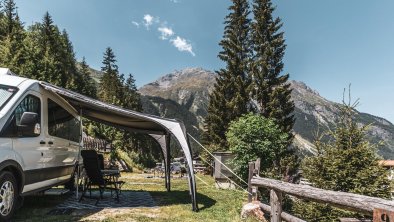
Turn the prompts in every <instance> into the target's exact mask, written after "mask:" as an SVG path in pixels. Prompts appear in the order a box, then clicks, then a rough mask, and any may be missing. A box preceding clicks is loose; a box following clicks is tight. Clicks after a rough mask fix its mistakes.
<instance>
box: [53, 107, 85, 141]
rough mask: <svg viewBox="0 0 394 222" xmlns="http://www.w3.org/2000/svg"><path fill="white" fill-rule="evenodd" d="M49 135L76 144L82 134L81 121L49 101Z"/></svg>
mask: <svg viewBox="0 0 394 222" xmlns="http://www.w3.org/2000/svg"><path fill="white" fill-rule="evenodd" d="M48 133H49V135H51V136H55V137H59V138H63V139H67V140H71V141H74V142H79V140H80V134H81V125H80V122H79V120H78V119H77V118H75V117H74V116H73V115H71V114H70V113H69V112H68V111H67V110H65V109H64V108H63V107H61V106H60V105H58V104H57V103H55V102H54V101H52V100H50V99H48Z"/></svg>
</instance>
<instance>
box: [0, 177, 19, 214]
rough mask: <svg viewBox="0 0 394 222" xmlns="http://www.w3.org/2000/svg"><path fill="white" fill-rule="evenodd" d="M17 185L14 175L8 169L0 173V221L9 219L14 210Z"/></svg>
mask: <svg viewBox="0 0 394 222" xmlns="http://www.w3.org/2000/svg"><path fill="white" fill-rule="evenodd" d="M17 196H18V186H17V184H16V179H15V177H14V175H13V174H12V173H10V172H8V171H4V172H1V173H0V221H8V220H10V219H11V217H12V215H13V214H14V211H15V206H16V203H15V202H16V199H17V198H16V197H17Z"/></svg>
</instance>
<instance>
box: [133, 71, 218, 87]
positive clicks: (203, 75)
mask: <svg viewBox="0 0 394 222" xmlns="http://www.w3.org/2000/svg"><path fill="white" fill-rule="evenodd" d="M214 75H215V74H214V73H213V72H211V71H208V70H204V69H203V68H200V67H194V68H185V69H182V70H175V71H174V72H172V73H169V74H166V75H164V76H162V77H160V78H159V79H157V80H156V81H154V82H152V83H149V84H147V85H145V86H143V87H141V89H140V91H141V90H142V93H143V91H144V90H143V89H144V88H147V87H148V88H149V86H152V87H157V88H159V89H168V88H171V87H173V86H175V85H177V84H180V83H188V82H190V81H192V80H198V79H202V80H205V79H207V78H208V79H212V78H214Z"/></svg>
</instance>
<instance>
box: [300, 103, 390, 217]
mask: <svg viewBox="0 0 394 222" xmlns="http://www.w3.org/2000/svg"><path fill="white" fill-rule="evenodd" d="M349 98H350V96H349ZM356 106H357V102H356V103H354V104H351V103H350V100H349V103H345V102H344V104H343V106H342V107H341V113H340V117H339V119H338V120H337V122H338V124H337V126H336V128H335V130H334V131H329V132H328V135H329V136H330V137H331V140H330V141H328V142H323V141H321V140H320V139H319V140H317V141H316V142H315V145H316V148H317V151H318V154H317V155H316V156H313V157H308V158H306V159H304V161H303V164H302V169H303V177H305V178H306V179H308V180H309V181H310V182H311V183H312V184H313V186H314V187H318V188H322V189H327V190H334V191H342V192H350V193H357V194H362V195H367V196H374V197H380V198H390V191H391V183H390V181H389V180H388V179H387V171H386V170H385V169H384V168H383V166H381V165H380V164H379V162H378V161H379V160H380V158H379V157H378V155H377V149H376V148H377V146H376V144H371V143H369V142H368V140H367V130H368V127H369V125H366V126H359V125H358V124H357V122H356V121H355V118H356V117H357V115H358V114H357V113H356V111H355V107H356ZM294 210H295V212H296V213H297V214H298V215H299V216H300V217H302V218H305V219H307V220H308V221H333V220H336V219H337V218H338V217H359V216H360V215H355V214H353V213H350V212H345V211H342V210H338V209H336V208H334V207H331V206H328V205H324V204H317V203H309V202H301V201H299V202H297V204H296V205H295V209H294Z"/></svg>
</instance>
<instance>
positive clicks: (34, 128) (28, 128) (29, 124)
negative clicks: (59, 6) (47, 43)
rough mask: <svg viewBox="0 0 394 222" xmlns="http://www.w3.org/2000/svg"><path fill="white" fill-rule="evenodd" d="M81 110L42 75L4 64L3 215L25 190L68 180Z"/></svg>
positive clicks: (0, 111)
mask: <svg viewBox="0 0 394 222" xmlns="http://www.w3.org/2000/svg"><path fill="white" fill-rule="evenodd" d="M80 121H81V120H80V117H79V116H78V112H77V111H76V110H75V109H74V108H73V107H72V106H71V105H70V104H69V103H68V102H67V101H65V100H64V99H63V98H61V97H60V96H58V95H56V94H55V93H52V92H49V91H47V90H45V89H43V88H42V87H41V86H40V85H39V82H38V81H35V80H31V79H26V78H21V77H17V76H14V75H12V73H10V72H9V71H8V69H0V220H8V219H9V218H10V217H11V216H12V214H13V212H14V211H15V209H16V207H17V206H18V204H19V202H20V201H21V199H22V198H23V196H24V195H27V194H29V193H34V192H38V191H42V190H45V189H48V188H50V187H53V186H56V185H60V184H65V183H67V182H69V181H70V180H71V178H72V176H73V173H74V169H75V167H76V165H77V162H78V161H77V160H78V157H79V148H80V145H81V123H80Z"/></svg>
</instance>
